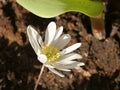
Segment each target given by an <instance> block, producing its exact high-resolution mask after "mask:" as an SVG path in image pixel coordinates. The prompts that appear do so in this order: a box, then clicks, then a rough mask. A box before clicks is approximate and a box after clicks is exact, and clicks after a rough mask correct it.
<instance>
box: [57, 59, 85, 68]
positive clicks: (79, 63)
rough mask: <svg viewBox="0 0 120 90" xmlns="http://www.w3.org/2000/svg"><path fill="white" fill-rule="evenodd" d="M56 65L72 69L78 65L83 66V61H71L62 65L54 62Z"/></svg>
mask: <svg viewBox="0 0 120 90" xmlns="http://www.w3.org/2000/svg"><path fill="white" fill-rule="evenodd" d="M56 65H57V66H61V67H64V68H65V69H73V68H75V67H79V66H83V65H84V63H81V62H77V61H76V62H74V63H72V64H66V65H64V64H58V63H57V64H56Z"/></svg>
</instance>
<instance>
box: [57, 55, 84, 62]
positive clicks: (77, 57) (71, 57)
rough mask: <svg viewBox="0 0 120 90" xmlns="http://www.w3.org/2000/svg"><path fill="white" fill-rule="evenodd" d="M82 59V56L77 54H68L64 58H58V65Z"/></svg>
mask: <svg viewBox="0 0 120 90" xmlns="http://www.w3.org/2000/svg"><path fill="white" fill-rule="evenodd" d="M80 58H82V56H81V55H80V54H77V53H69V54H66V55H64V56H62V57H61V58H60V61H58V62H59V63H67V62H69V61H71V60H74V59H80Z"/></svg>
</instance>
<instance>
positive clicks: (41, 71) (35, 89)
mask: <svg viewBox="0 0 120 90" xmlns="http://www.w3.org/2000/svg"><path fill="white" fill-rule="evenodd" d="M44 67H45V66H44V64H43V65H42V68H41V70H40V73H39V76H38V79H37V81H36V84H35V87H34V90H37V87H38V84H39V81H40V79H41V76H42V73H43V70H44Z"/></svg>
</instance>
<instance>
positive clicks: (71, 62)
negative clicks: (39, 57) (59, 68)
mask: <svg viewBox="0 0 120 90" xmlns="http://www.w3.org/2000/svg"><path fill="white" fill-rule="evenodd" d="M74 62H76V61H73V60H70V61H63V62H61V61H58V62H57V63H59V64H63V65H65V64H73V63H74Z"/></svg>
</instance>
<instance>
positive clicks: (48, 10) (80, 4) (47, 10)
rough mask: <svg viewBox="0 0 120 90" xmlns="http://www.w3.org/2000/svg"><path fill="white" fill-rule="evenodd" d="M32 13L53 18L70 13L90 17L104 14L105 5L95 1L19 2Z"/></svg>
mask: <svg viewBox="0 0 120 90" xmlns="http://www.w3.org/2000/svg"><path fill="white" fill-rule="evenodd" d="M17 2H18V3H19V4H20V5H22V6H23V7H24V8H26V9H28V10H29V11H31V12H32V13H34V14H36V15H38V16H41V17H45V18H51V17H55V16H57V15H60V14H62V13H65V12H69V11H76V12H81V13H84V14H86V15H88V16H90V17H95V16H98V15H99V14H101V13H102V12H103V3H102V2H100V1H94V0H17Z"/></svg>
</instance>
